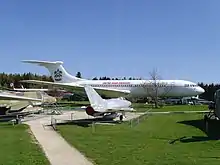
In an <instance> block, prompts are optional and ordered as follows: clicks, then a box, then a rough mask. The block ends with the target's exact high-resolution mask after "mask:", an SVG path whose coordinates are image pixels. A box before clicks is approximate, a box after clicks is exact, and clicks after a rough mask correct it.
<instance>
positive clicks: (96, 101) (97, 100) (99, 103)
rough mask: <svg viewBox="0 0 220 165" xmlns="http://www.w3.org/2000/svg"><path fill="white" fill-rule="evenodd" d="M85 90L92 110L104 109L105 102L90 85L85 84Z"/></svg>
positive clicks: (105, 106)
mask: <svg viewBox="0 0 220 165" xmlns="http://www.w3.org/2000/svg"><path fill="white" fill-rule="evenodd" d="M85 91H86V95H87V96H88V99H89V102H90V104H91V106H92V107H93V108H94V110H96V111H102V110H103V111H104V110H106V108H107V104H106V101H105V99H102V97H101V96H100V95H99V94H98V93H97V92H96V91H95V90H94V89H93V88H92V87H91V86H88V85H87V86H85Z"/></svg>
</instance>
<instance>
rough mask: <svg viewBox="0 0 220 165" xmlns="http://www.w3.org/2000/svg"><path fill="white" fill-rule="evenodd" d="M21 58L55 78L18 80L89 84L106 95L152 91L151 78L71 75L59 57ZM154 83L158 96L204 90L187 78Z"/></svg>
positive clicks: (141, 94) (149, 93) (76, 88)
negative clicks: (100, 78) (40, 59)
mask: <svg viewBox="0 0 220 165" xmlns="http://www.w3.org/2000/svg"><path fill="white" fill-rule="evenodd" d="M23 62H25V63H31V64H37V65H39V66H43V67H45V68H47V69H48V70H49V72H50V74H51V76H52V78H53V80H54V82H48V81H39V80H23V81H21V82H26V83H32V84H40V85H47V86H49V87H59V88H65V89H70V90H73V91H74V92H82V91H84V90H83V89H84V85H90V86H91V87H93V88H94V89H95V90H96V91H97V92H98V93H99V94H101V95H105V96H108V97H120V96H121V97H127V98H129V97H148V96H150V97H151V96H152V95H154V93H155V92H154V91H155V90H154V86H155V81H154V80H87V79H81V78H77V77H75V76H72V75H70V74H69V73H68V72H67V71H66V70H65V69H64V67H63V66H62V64H63V62H62V61H55V62H50V61H37V60H24V61H23ZM156 84H157V87H158V88H157V89H158V90H157V92H156V93H157V96H158V97H161V96H166V97H184V96H196V95H200V94H202V93H204V89H203V88H201V87H199V86H198V85H197V84H196V83H193V82H190V81H186V80H156Z"/></svg>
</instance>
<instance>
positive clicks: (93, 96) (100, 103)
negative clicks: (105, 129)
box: [85, 85, 134, 120]
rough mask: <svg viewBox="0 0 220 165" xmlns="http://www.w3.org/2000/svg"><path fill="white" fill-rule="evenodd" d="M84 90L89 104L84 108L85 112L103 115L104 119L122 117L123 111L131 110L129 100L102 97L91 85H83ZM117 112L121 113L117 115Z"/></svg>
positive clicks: (98, 115) (94, 115)
mask: <svg viewBox="0 0 220 165" xmlns="http://www.w3.org/2000/svg"><path fill="white" fill-rule="evenodd" d="M85 92H86V95H87V97H88V99H89V102H90V105H89V106H87V107H86V108H85V110H86V113H87V114H88V115H90V116H93V117H100V116H101V117H103V118H104V119H109V120H111V119H114V118H116V117H118V116H119V117H120V120H122V119H123V116H124V113H125V112H127V111H128V112H131V111H133V110H134V109H133V108H131V107H130V106H131V102H130V101H128V100H125V99H123V98H112V99H103V98H102V97H101V96H100V95H99V94H98V93H97V92H96V91H95V90H94V89H93V88H92V87H91V86H89V85H86V86H85ZM119 113H121V114H120V115H119Z"/></svg>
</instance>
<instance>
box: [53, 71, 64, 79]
mask: <svg viewBox="0 0 220 165" xmlns="http://www.w3.org/2000/svg"><path fill="white" fill-rule="evenodd" d="M62 73H63V72H62V71H61V70H59V69H57V70H56V71H54V79H55V80H56V81H61V80H62Z"/></svg>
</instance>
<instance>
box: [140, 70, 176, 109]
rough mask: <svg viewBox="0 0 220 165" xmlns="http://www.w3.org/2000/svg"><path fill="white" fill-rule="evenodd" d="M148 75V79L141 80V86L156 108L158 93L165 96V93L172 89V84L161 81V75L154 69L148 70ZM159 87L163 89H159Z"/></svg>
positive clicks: (157, 105)
mask: <svg viewBox="0 0 220 165" xmlns="http://www.w3.org/2000/svg"><path fill="white" fill-rule="evenodd" d="M149 75H150V80H147V81H143V83H142V87H143V88H144V90H145V91H146V93H147V95H148V96H150V97H151V98H152V100H153V101H154V105H155V108H158V107H159V98H158V95H160V97H166V94H167V93H168V92H170V90H171V89H172V87H173V84H172V83H170V84H168V83H165V82H162V81H161V77H160V76H159V74H158V72H157V70H156V69H153V71H152V72H150V73H149ZM159 88H161V89H163V90H160V91H159ZM161 91H162V92H161ZM159 92H160V93H159Z"/></svg>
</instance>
